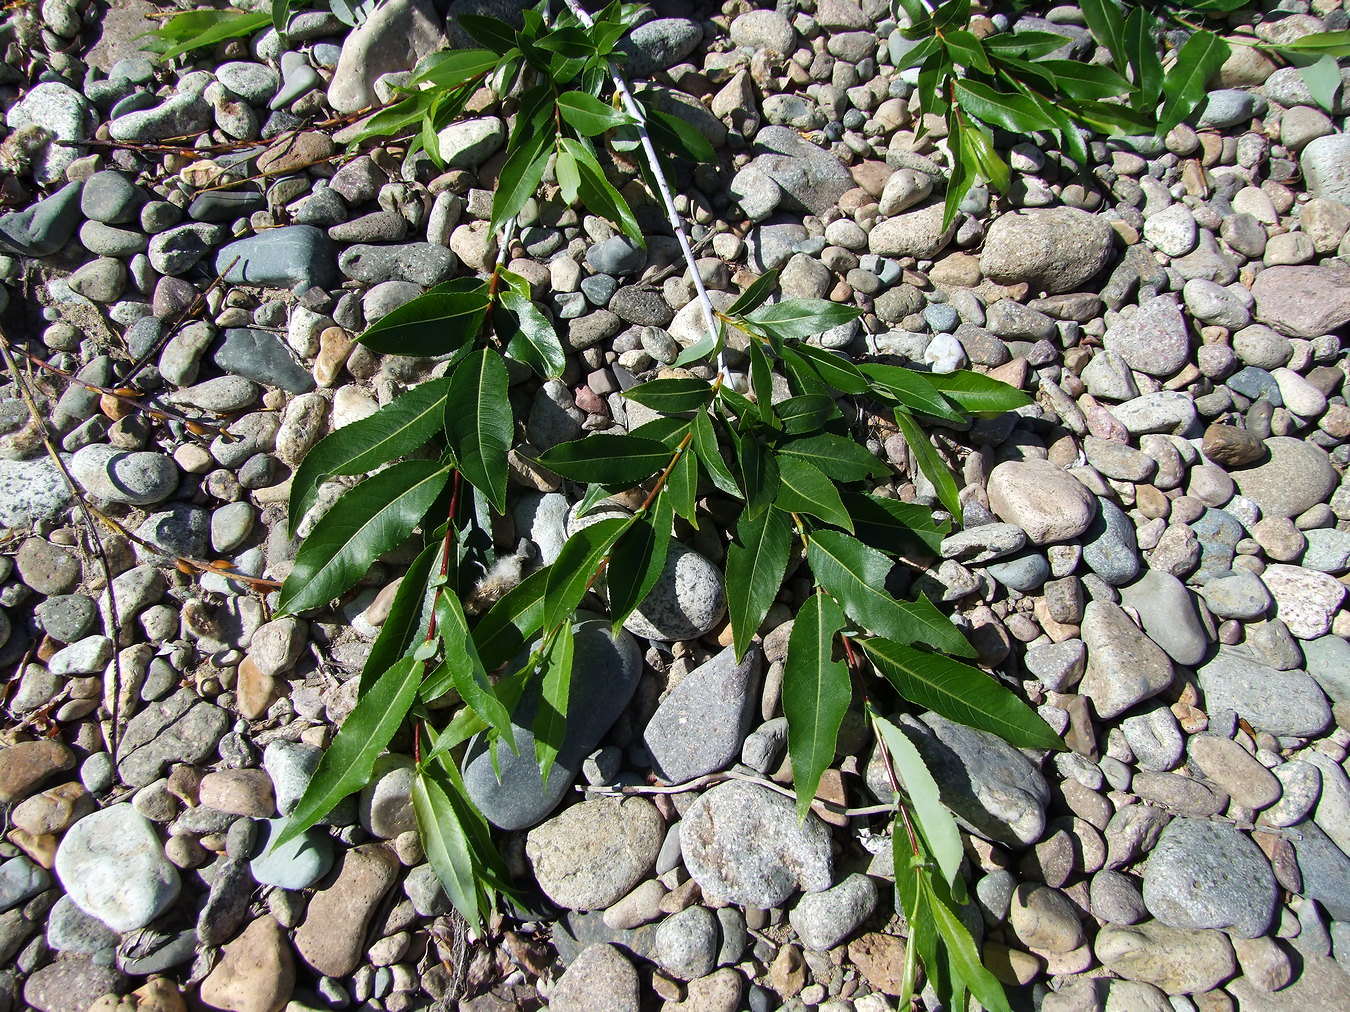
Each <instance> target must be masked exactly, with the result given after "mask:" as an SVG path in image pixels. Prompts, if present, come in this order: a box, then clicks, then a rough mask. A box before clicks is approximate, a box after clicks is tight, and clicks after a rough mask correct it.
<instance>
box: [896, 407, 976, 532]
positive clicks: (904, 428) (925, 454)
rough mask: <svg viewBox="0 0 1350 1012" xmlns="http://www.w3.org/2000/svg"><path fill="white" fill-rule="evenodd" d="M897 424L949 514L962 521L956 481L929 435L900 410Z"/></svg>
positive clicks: (911, 417)
mask: <svg viewBox="0 0 1350 1012" xmlns="http://www.w3.org/2000/svg"><path fill="white" fill-rule="evenodd" d="M895 424H896V426H897V427H898V428H899V429H900V434H901V435H902V436H904V437H905V443H906V445H908V446H909V448H910V450H911V451H913V453H914V460H915V461H916V462H917V463H918V465H919V470H920V471H922V472H923V476H924V477H925V478H927V479H928V480H929V481H930V482H932V483H933V488H935V489H937V494H938V498H939V499H940V500H942V505H943V506H946V507H947V512H949V513H950V514H951V515H952V516H954V517H956V519H957V520H960V519H961V500H960V498H959V495H958V493H957V488H956V480H955V479H954V478H953V477H952V472H951V469H950V468H948V467H947V463H946V461H944V460H943V459H942V458H941V457H940V456H938V452H937V450H935V449H934V448H933V444H932V442H931V441H930V440H929V438H928V433H926V432H924V431H923V429H922V428H921V427H920V425H919V423H918V422H916V421H915V420H914V416H913V415H911V414H910V413H909V412H908V411H903V410H901V409H899V408H897V409H896V410H895Z"/></svg>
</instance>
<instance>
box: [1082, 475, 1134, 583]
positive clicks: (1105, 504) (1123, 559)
mask: <svg viewBox="0 0 1350 1012" xmlns="http://www.w3.org/2000/svg"><path fill="white" fill-rule="evenodd" d="M1097 503H1098V505H1099V506H1100V509H1098V511H1097V518H1096V519H1095V520H1093V521H1092V525H1091V526H1090V527H1089V528H1088V529H1087V532H1086V533H1085V534H1084V535H1083V561H1084V562H1086V563H1087V565H1088V568H1089V569H1091V570H1092V571H1093V572H1094V573H1096V574H1097V575H1098V576H1100V577H1101V578H1102V579H1103V580H1105V581H1106V582H1107V583H1109V584H1111V585H1112V586H1113V587H1119V586H1121V585H1122V584H1126V583H1129V582H1130V581H1131V580H1133V579H1134V578H1135V577H1136V576H1138V575H1139V542H1138V540H1137V539H1136V538H1135V534H1134V522H1133V521H1132V520H1130V518H1129V517H1128V516H1126V515H1125V511H1124V510H1122V509H1121V508H1120V507H1119V506H1117V505H1116V504H1115V503H1113V502H1112V501H1111V500H1110V499H1103V498H1102V497H1100V496H1098V497H1097Z"/></svg>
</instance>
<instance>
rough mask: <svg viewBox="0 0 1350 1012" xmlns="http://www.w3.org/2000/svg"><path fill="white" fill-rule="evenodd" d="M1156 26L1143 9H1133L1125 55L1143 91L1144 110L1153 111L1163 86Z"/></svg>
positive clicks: (1126, 28)
mask: <svg viewBox="0 0 1350 1012" xmlns="http://www.w3.org/2000/svg"><path fill="white" fill-rule="evenodd" d="M1105 2H1109V0H1105ZM1156 24H1157V21H1156V19H1155V18H1154V17H1153V16H1152V15H1151V14H1149V13H1148V12H1147V11H1145V10H1144V9H1143V8H1142V7H1135V8H1134V9H1132V10H1131V11H1130V14H1129V17H1127V18H1126V19H1125V52H1126V56H1127V57H1128V60H1129V64H1130V75H1131V76H1132V77H1133V79H1134V86H1135V87H1136V88H1138V89H1139V103H1140V107H1141V108H1143V109H1146V110H1147V111H1149V112H1152V111H1153V109H1154V108H1155V107H1156V106H1157V104H1158V96H1159V95H1161V94H1162V84H1163V66H1162V60H1161V59H1159V58H1158V40H1157V39H1156V38H1154V36H1153V28H1154V25H1156Z"/></svg>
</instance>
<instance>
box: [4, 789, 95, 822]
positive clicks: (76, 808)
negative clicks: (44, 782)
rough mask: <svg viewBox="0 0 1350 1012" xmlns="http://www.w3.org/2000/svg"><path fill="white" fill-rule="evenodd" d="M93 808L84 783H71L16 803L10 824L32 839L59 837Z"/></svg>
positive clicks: (91, 798) (90, 796) (91, 797)
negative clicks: (33, 837)
mask: <svg viewBox="0 0 1350 1012" xmlns="http://www.w3.org/2000/svg"><path fill="white" fill-rule="evenodd" d="M94 807H95V805H94V798H93V796H92V795H91V794H90V793H89V792H88V791H87V790H86V789H85V787H84V784H81V783H79V782H78V781H71V782H70V783H68V784H58V785H57V786H56V787H51V788H48V789H47V790H45V791H43V792H42V793H41V794H36V795H34V796H33V797H31V798H27V799H25V800H24V801H21V802H19V804H17V805H15V806H14V811H12V812H11V813H10V821H11V822H12V823H14V825H15V826H17V827H18V828H19V829H22V830H24V831H25V832H28V833H32V834H33V835H34V836H43V835H45V834H49V833H56V834H59V833H63V832H65V831H66V830H67V829H69V828H70V827H71V826H73V825H74V824H75V823H76V822H78V821H79V820H80V819H82V818H84V817H85V816H86V815H88V814H89V813H90V812H92V811H93V810H94Z"/></svg>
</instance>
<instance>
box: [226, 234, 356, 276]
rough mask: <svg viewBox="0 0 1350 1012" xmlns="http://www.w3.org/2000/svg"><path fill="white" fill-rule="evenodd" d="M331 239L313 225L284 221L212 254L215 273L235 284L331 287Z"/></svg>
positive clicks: (334, 273)
mask: <svg viewBox="0 0 1350 1012" xmlns="http://www.w3.org/2000/svg"><path fill="white" fill-rule="evenodd" d="M334 261H335V252H334V249H333V242H332V240H331V239H329V238H328V236H327V234H326V233H325V232H324V231H323V230H322V229H318V228H315V227H314V226H313V225H285V226H283V227H281V228H272V229H268V230H267V231H266V232H264V233H262V234H261V235H253V236H249V237H248V238H246V239H238V240H236V241H235V242H232V243H230V244H229V245H228V246H225V247H222V248H221V250H220V252H218V253H217V254H216V261H215V268H216V273H218V274H224V275H225V280H226V281H227V282H230V283H232V284H236V285H257V286H258V287H260V288H294V287H296V286H297V285H300V286H303V287H305V288H311V287H313V286H315V285H317V286H318V287H320V288H332V287H334V286H335V284H336V283H337V271H336V269H335V267H336V264H335V262H334Z"/></svg>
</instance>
